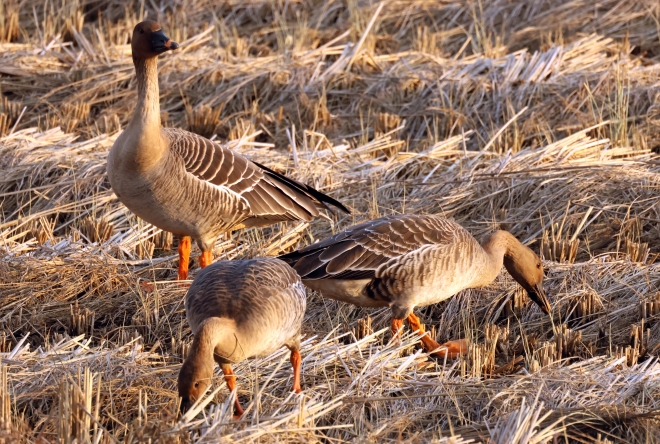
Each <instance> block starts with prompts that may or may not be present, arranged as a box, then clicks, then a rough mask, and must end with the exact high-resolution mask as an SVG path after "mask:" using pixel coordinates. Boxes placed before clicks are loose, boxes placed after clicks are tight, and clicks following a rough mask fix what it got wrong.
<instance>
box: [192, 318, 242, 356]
mask: <svg viewBox="0 0 660 444" xmlns="http://www.w3.org/2000/svg"><path fill="white" fill-rule="evenodd" d="M237 343H238V337H237V331H236V328H235V324H234V322H233V321H231V320H229V319H224V318H215V317H214V318H208V319H206V320H205V321H204V322H202V324H201V325H200V326H199V329H198V331H197V333H196V334H195V339H194V340H193V347H192V348H193V349H194V351H195V353H196V354H198V355H200V356H203V357H206V358H207V359H213V356H214V354H218V355H219V356H218V357H219V358H223V359H229V360H233V359H236V357H237V355H238V354H240V353H239V352H240V350H238V347H237Z"/></svg>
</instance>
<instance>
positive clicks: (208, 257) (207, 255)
mask: <svg viewBox="0 0 660 444" xmlns="http://www.w3.org/2000/svg"><path fill="white" fill-rule="evenodd" d="M212 263H213V252H212V251H202V254H201V255H200V256H199V266H200V267H201V268H204V267H207V266H209V265H211V264H212Z"/></svg>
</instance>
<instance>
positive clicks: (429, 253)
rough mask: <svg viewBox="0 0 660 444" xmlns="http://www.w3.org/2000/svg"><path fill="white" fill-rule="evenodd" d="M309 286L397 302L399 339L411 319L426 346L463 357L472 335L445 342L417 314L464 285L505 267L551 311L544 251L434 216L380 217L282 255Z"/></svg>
mask: <svg viewBox="0 0 660 444" xmlns="http://www.w3.org/2000/svg"><path fill="white" fill-rule="evenodd" d="M279 259H281V260H283V261H285V262H286V263H288V264H289V265H291V266H292V267H293V268H294V269H295V270H296V271H297V272H298V274H299V275H300V277H301V278H302V280H303V283H304V284H305V285H307V286H308V287H310V288H312V289H313V290H316V291H318V292H319V293H321V294H322V295H323V296H325V297H328V298H331V299H336V300H339V301H343V302H348V303H351V304H354V305H358V306H360V307H388V306H389V307H390V308H391V311H392V327H391V328H392V333H393V335H394V337H396V336H397V335H398V334H399V332H400V330H401V329H402V327H403V320H404V319H407V320H408V324H409V325H410V327H411V328H412V329H413V330H416V331H419V333H420V334H422V335H423V336H422V339H421V340H422V344H423V346H424V348H425V350H426V351H428V352H433V351H434V350H435V351H436V352H435V353H433V354H434V355H437V356H448V357H456V356H458V355H459V354H460V353H462V352H464V351H465V349H466V347H467V344H466V341H465V340H456V341H449V342H447V343H445V344H443V345H442V346H440V345H439V344H438V343H437V342H436V341H434V340H433V339H432V338H431V337H429V335H428V333H426V332H425V329H424V326H423V325H422V323H421V322H420V320H419V318H418V317H417V316H416V315H415V314H414V313H413V309H414V308H415V307H417V306H426V305H431V304H435V303H438V302H440V301H443V300H445V299H448V298H449V297H451V296H452V295H454V294H456V293H457V292H459V291H460V290H463V289H466V288H478V287H483V286H486V285H488V284H490V283H491V282H493V281H494V280H495V278H496V277H497V275H498V274H499V272H500V270H501V269H502V265H503V264H504V267H505V268H506V269H507V271H508V272H509V274H511V276H512V277H513V278H514V279H515V280H516V281H517V282H518V283H519V284H520V285H521V286H522V287H523V288H524V289H525V290H527V293H528V294H529V296H530V298H531V299H532V300H533V301H534V302H535V303H536V304H538V305H539V307H541V310H542V311H543V312H545V313H546V314H550V311H551V307H550V303H549V302H548V299H547V298H546V295H545V293H544V291H543V266H542V264H541V260H540V259H539V258H538V256H537V255H536V254H535V253H534V252H533V251H532V250H531V249H530V248H528V247H526V246H524V245H523V244H522V243H520V241H518V240H517V239H516V238H515V237H514V236H513V235H511V234H510V233H508V232H506V231H495V232H494V233H492V234H491V235H490V236H489V237H488V238H487V239H486V240H485V242H484V243H483V244H482V245H480V244H479V243H478V242H477V240H476V239H475V238H474V237H472V235H471V234H470V233H468V231H467V230H465V229H464V228H463V227H461V226H460V225H459V224H457V223H455V222H453V221H450V220H447V219H445V218H442V217H440V216H434V215H397V216H386V217H381V218H379V219H374V220H371V221H369V222H365V223H362V224H359V225H356V226H354V227H351V228H348V229H346V230H344V231H341V232H339V233H337V234H335V235H334V236H331V237H329V238H327V239H324V240H321V241H319V242H316V243H314V244H312V245H309V246H307V247H304V248H301V249H299V250H297V251H294V252H292V253H288V254H285V255H282V256H280V257H279Z"/></svg>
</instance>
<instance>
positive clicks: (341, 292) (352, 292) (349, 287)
mask: <svg viewBox="0 0 660 444" xmlns="http://www.w3.org/2000/svg"><path fill="white" fill-rule="evenodd" d="M370 282H371V279H353V280H349V279H303V283H304V284H305V285H307V286H308V287H309V288H311V289H312V290H316V291H318V292H319V293H321V294H322V295H323V297H326V298H330V299H334V300H336V301H341V302H347V303H349V304H353V305H357V306H358V307H374V308H376V307H387V306H388V305H390V304H389V302H387V301H382V300H376V299H374V298H371V297H369V296H368V295H367V294H366V291H365V287H366V286H367V285H368V284H369V283H370Z"/></svg>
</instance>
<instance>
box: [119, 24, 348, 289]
mask: <svg viewBox="0 0 660 444" xmlns="http://www.w3.org/2000/svg"><path fill="white" fill-rule="evenodd" d="M178 47H179V45H178V44H177V43H175V42H173V41H172V40H171V39H169V38H168V37H167V36H166V35H165V33H164V32H163V30H162V29H161V27H160V25H159V24H158V23H156V22H154V21H144V22H141V23H138V24H137V25H136V26H135V29H134V30H133V37H132V40H131V48H132V51H133V64H134V65H135V72H136V75H137V87H138V101H137V106H136V107H135V111H134V113H133V117H132V119H131V121H130V123H129V124H128V126H127V127H126V129H125V130H124V131H123V132H122V133H121V134H120V135H119V137H118V138H117V140H116V141H115V143H114V145H113V146H112V149H111V150H110V153H109V155H108V165H107V171H108V178H109V179H110V185H111V186H112V189H113V191H114V192H115V194H116V195H117V197H119V200H120V201H121V202H122V203H123V204H124V205H126V207H128V209H129V210H131V211H132V212H134V213H135V214H136V215H138V216H139V217H140V218H142V219H144V220H145V221H147V222H149V223H151V224H153V225H155V226H156V227H158V228H161V229H162V230H165V231H169V232H171V233H173V234H175V235H177V236H178V237H179V271H178V278H179V279H187V277H188V260H189V255H190V247H191V238H192V239H195V241H196V242H197V244H198V245H199V248H200V250H201V251H202V255H201V256H200V265H201V266H202V268H203V267H204V266H206V265H208V264H210V263H211V261H212V248H213V244H214V243H215V241H216V239H217V238H218V236H219V235H220V234H222V233H224V232H228V231H231V230H236V229H239V228H247V227H263V226H267V225H271V224H273V223H276V222H280V221H287V220H302V221H310V220H312V219H313V218H315V217H318V216H322V213H321V212H320V210H321V209H324V208H326V207H327V205H328V204H329V205H333V206H335V207H336V208H339V209H340V210H342V211H344V212H346V213H348V212H349V210H348V209H347V208H346V207H344V206H343V205H342V204H341V203H339V202H337V201H336V200H334V199H332V198H331V197H328V196H326V195H325V194H323V193H321V192H319V191H317V190H315V189H314V188H312V187H310V186H307V185H305V184H302V183H300V182H297V181H295V180H293V179H290V178H288V177H286V176H283V175H282V174H279V173H277V172H275V171H273V170H270V169H268V168H266V167H265V166H263V165H260V164H258V163H256V162H251V161H250V160H248V159H246V158H245V157H243V156H241V155H240V154H237V153H234V152H232V151H231V150H230V149H228V148H226V147H224V146H222V145H220V144H218V143H215V142H212V141H210V140H208V139H206V138H204V137H201V136H199V135H197V134H193V133H190V132H188V131H184V130H181V129H176V128H162V127H161V122H160V105H159V89H158V64H157V59H158V55H160V54H162V53H164V52H166V51H169V50H174V49H177V48H178Z"/></svg>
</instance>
